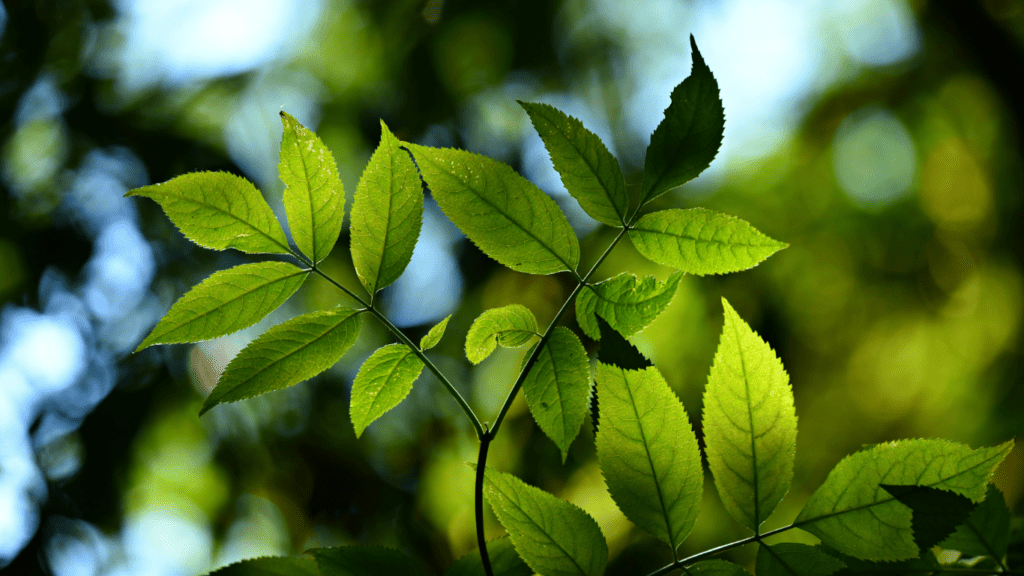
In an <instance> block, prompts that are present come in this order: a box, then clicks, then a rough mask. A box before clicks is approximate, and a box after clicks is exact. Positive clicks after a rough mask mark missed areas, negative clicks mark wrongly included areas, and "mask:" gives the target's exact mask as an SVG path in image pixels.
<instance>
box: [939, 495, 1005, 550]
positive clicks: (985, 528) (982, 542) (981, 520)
mask: <svg viewBox="0 0 1024 576" xmlns="http://www.w3.org/2000/svg"><path fill="white" fill-rule="evenodd" d="M1009 544H1010V509H1009V508H1007V507H1006V499H1005V498H1004V497H1003V493H1002V492H1000V491H999V489H998V488H996V487H995V486H994V485H992V484H989V485H988V489H987V491H986V492H985V500H984V501H983V502H982V503H981V504H978V507H977V508H975V510H974V512H973V513H972V514H971V515H970V516H969V517H968V518H967V520H966V521H965V522H964V523H963V524H961V525H960V526H958V527H957V529H956V531H955V532H953V534H951V535H950V536H949V538H946V539H945V540H943V541H942V542H941V543H939V546H941V547H942V548H945V549H947V550H957V551H959V552H961V553H962V554H963V555H964V556H989V557H992V558H994V559H996V560H997V561H1002V560H1003V558H1005V557H1006V550H1007V548H1008V546H1009Z"/></svg>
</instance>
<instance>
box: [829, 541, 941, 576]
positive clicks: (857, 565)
mask: <svg viewBox="0 0 1024 576" xmlns="http://www.w3.org/2000/svg"><path fill="white" fill-rule="evenodd" d="M816 548H818V549H819V550H821V551H822V552H823V553H825V554H827V555H829V556H832V557H833V558H836V559H838V560H839V561H840V562H842V563H844V564H846V566H845V567H844V568H842V569H840V570H839V571H838V572H836V576H908V575H911V574H921V575H925V574H927V575H928V576H938V575H939V574H943V573H945V572H943V571H942V570H941V569H940V568H941V566H940V565H939V562H938V560H936V558H935V555H934V554H932V553H931V552H926V553H924V554H922V555H921V556H920V557H918V558H911V559H909V560H901V561H899V562H869V561H867V560H858V559H857V558H854V557H852V556H847V555H846V554H842V553H840V552H837V551H835V550H833V549H832V548H829V547H828V546H825V545H819V546H817V547H816Z"/></svg>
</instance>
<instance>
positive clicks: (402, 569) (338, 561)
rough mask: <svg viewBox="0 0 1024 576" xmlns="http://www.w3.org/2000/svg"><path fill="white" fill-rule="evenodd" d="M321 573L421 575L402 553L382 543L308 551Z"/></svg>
mask: <svg viewBox="0 0 1024 576" xmlns="http://www.w3.org/2000/svg"><path fill="white" fill-rule="evenodd" d="M307 553H309V554H312V555H313V557H314V558H316V564H317V566H318V567H319V568H320V575H321V576H417V575H419V574H422V573H423V572H421V571H420V569H419V568H417V567H416V564H415V563H413V561H412V560H411V559H410V558H409V557H408V556H406V555H405V554H403V553H402V552H400V551H398V550H395V549H393V548H385V547H383V546H338V547H336V548H314V549H312V550H308V551H307Z"/></svg>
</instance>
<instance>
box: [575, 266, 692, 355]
mask: <svg viewBox="0 0 1024 576" xmlns="http://www.w3.org/2000/svg"><path fill="white" fill-rule="evenodd" d="M682 277H683V274H682V272H676V273H674V274H672V275H671V276H669V277H668V280H666V281H665V282H658V279H657V278H655V277H654V276H645V277H643V278H637V277H636V276H635V275H633V274H630V273H628V272H624V273H622V274H619V275H618V276H615V277H614V278H610V279H608V280H605V281H604V282H600V283H598V284H594V285H593V286H586V287H585V288H583V290H581V291H580V293H579V295H578V296H576V321H577V322H579V324H580V328H581V329H582V330H583V333H584V334H586V335H587V336H590V337H591V338H593V339H594V340H600V339H601V330H600V329H599V328H598V325H597V316H601V317H603V318H604V319H605V320H607V321H608V323H609V324H610V325H611V327H612V328H615V329H616V330H617V331H619V332H621V333H622V334H625V335H626V336H629V335H631V334H635V333H636V332H639V331H640V330H643V329H644V328H646V327H647V326H648V325H649V324H650V323H651V322H653V321H654V319H655V318H657V317H658V315H659V314H661V313H662V312H664V311H665V308H668V305H669V304H671V303H672V297H673V296H675V295H676V288H678V287H679V280H680V279H681V278H682Z"/></svg>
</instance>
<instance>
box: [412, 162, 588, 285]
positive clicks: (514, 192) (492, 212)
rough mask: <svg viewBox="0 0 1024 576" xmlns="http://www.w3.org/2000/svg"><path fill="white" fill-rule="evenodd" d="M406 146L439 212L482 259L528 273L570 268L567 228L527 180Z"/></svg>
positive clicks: (572, 244)
mask: <svg viewBox="0 0 1024 576" xmlns="http://www.w3.org/2000/svg"><path fill="white" fill-rule="evenodd" d="M407 146H408V147H409V149H410V150H411V151H412V153H413V156H415V157H416V162H417V163H418V164H419V168H420V174H421V175H422V176H423V179H424V180H425V181H426V182H427V186H429V187H430V191H431V193H433V195H434V199H435V200H437V204H438V205H439V206H440V207H441V210H443V211H444V213H445V215H446V216H448V218H449V219H450V220H451V221H452V222H454V223H455V225H456V226H458V227H459V229H460V230H462V231H463V232H464V233H465V234H466V236H467V237H468V238H469V239H470V240H472V241H473V243H474V244H476V245H477V246H478V247H479V248H480V250H482V251H483V252H484V254H487V255H488V256H490V257H491V258H494V259H495V260H497V261H498V262H499V263H501V264H502V265H504V266H507V267H509V268H511V269H513V270H515V271H517V272H526V273H528V274H553V273H555V272H562V271H572V270H575V269H576V265H577V264H579V259H580V246H579V241H577V240H576V234H575V233H574V232H573V230H572V226H570V225H569V221H568V220H566V218H565V215H564V214H562V211H561V209H559V207H558V205H557V204H555V201H554V200H552V199H551V197H550V196H548V195H547V194H545V193H544V192H542V191H541V190H540V189H539V188H537V187H536V186H534V185H533V184H532V183H530V181H529V180H527V179H526V178H523V177H522V176H520V175H519V174H517V173H516V171H515V170H513V169H512V168H511V167H509V166H508V165H506V164H502V163H501V162H498V161H497V160H492V159H490V158H487V157H486V156H480V155H479V154H473V153H471V152H466V151H464V150H455V149H452V148H444V149H442V148H429V147H426V146H417V145H415V144H407Z"/></svg>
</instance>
